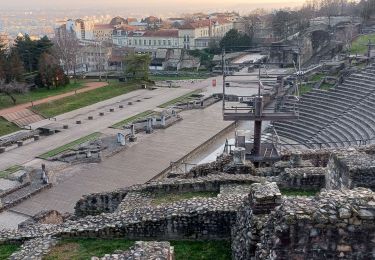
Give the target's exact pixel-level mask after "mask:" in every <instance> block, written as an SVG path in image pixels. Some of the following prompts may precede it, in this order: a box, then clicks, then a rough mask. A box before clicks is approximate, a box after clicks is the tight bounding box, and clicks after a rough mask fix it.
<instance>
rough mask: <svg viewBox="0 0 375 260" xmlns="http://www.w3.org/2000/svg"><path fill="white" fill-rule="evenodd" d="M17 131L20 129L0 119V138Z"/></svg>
mask: <svg viewBox="0 0 375 260" xmlns="http://www.w3.org/2000/svg"><path fill="white" fill-rule="evenodd" d="M18 130H21V128H19V127H18V126H16V125H15V124H13V123H11V122H8V121H7V120H5V119H4V118H2V117H0V136H3V135H7V134H10V133H13V132H16V131H18Z"/></svg>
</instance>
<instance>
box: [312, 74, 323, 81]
mask: <svg viewBox="0 0 375 260" xmlns="http://www.w3.org/2000/svg"><path fill="white" fill-rule="evenodd" d="M323 78H324V75H323V74H320V73H316V74H314V75H312V76H311V78H310V80H311V81H321V80H322V79H323Z"/></svg>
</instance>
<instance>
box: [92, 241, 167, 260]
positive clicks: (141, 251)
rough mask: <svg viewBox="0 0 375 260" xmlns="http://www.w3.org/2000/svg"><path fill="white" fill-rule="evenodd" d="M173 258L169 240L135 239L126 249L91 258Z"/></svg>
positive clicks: (93, 259) (133, 259) (104, 259)
mask: <svg viewBox="0 0 375 260" xmlns="http://www.w3.org/2000/svg"><path fill="white" fill-rule="evenodd" d="M118 259H126V260H142V259H144V260H146V259H147V260H174V248H173V247H171V245H170V243H169V242H156V241H147V242H145V241H137V242H135V244H134V246H132V247H131V248H130V249H129V250H127V251H122V252H121V251H120V252H116V253H113V254H107V255H105V256H104V257H92V258H91V260H118Z"/></svg>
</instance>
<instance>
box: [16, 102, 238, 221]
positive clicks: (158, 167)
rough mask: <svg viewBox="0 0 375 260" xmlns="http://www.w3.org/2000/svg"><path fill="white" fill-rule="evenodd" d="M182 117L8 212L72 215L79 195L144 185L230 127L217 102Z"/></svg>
mask: <svg viewBox="0 0 375 260" xmlns="http://www.w3.org/2000/svg"><path fill="white" fill-rule="evenodd" d="M182 117H183V118H184V119H183V120H182V121H180V122H178V123H176V124H175V125H173V126H171V127H169V128H167V129H162V130H157V131H156V132H154V133H153V134H150V135H146V136H145V137H144V138H142V140H140V141H139V143H137V144H135V145H133V146H131V147H129V148H128V149H126V150H124V151H122V152H120V153H118V154H116V155H114V156H113V157H110V158H108V159H106V160H104V161H103V162H101V163H99V164H91V165H87V164H86V165H81V166H75V167H74V169H69V170H68V171H67V172H66V173H61V175H66V176H68V177H66V179H65V180H63V181H62V182H61V183H59V184H57V185H56V186H53V187H52V188H51V189H48V190H46V191H43V192H42V193H39V194H37V195H36V196H34V197H32V198H30V199H29V200H27V201H25V202H22V203H21V204H19V205H18V206H16V207H14V208H12V210H14V211H16V212H19V213H22V214H26V215H34V214H36V213H38V212H39V211H41V210H48V209H55V210H58V211H60V212H73V210H74V205H75V203H76V202H77V200H79V199H80V198H81V196H82V195H84V194H89V193H94V192H103V191H111V190H115V189H117V188H121V187H126V186H130V185H133V184H140V183H144V182H146V181H148V180H150V179H151V178H153V177H154V176H155V175H157V174H158V173H160V172H161V171H163V170H164V169H166V168H167V167H168V166H169V165H170V162H171V161H177V160H179V159H180V158H182V157H183V156H185V155H186V154H188V153H189V152H191V151H193V150H194V149H196V148H197V147H199V146H200V145H202V144H203V143H204V142H206V141H207V140H208V139H210V138H211V137H213V136H214V135H216V134H217V133H219V132H220V131H221V130H223V129H224V128H226V127H227V126H229V125H230V124H231V122H227V121H226V122H225V121H223V120H222V114H221V104H220V103H216V104H214V105H212V106H210V107H208V108H206V109H204V110H190V111H185V112H183V113H182ZM79 167H81V169H80V170H78V168H79Z"/></svg>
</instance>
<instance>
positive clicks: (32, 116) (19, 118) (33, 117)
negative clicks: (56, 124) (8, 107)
mask: <svg viewBox="0 0 375 260" xmlns="http://www.w3.org/2000/svg"><path fill="white" fill-rule="evenodd" d="M2 117H4V118H5V119H6V120H8V121H9V122H12V123H14V124H16V125H17V126H19V127H24V126H27V125H30V124H32V123H35V122H38V121H41V120H43V119H44V118H43V117H42V116H41V115H38V114H36V113H34V112H33V111H31V110H29V109H22V110H20V111H17V112H13V113H8V114H5V115H3V116H2Z"/></svg>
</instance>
